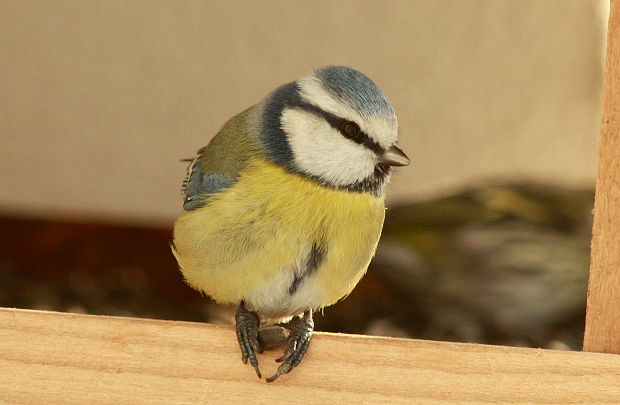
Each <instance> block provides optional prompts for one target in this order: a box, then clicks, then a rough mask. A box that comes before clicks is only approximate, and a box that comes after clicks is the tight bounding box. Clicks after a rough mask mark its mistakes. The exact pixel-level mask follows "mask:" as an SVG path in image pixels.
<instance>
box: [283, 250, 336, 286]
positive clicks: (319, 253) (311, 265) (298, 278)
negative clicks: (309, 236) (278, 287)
mask: <svg viewBox="0 0 620 405" xmlns="http://www.w3.org/2000/svg"><path fill="white" fill-rule="evenodd" d="M326 253H327V247H326V246H324V245H323V244H321V243H317V242H314V243H313V244H312V249H310V254H309V255H308V259H306V268H305V270H304V271H303V272H302V273H301V274H295V278H293V282H292V283H291V286H290V287H289V288H288V293H289V294H291V295H293V294H295V292H296V291H297V289H298V288H299V285H300V284H301V282H302V281H303V279H304V277H306V276H309V275H311V274H312V273H314V271H315V270H316V269H318V268H319V266H320V265H321V263H323V259H324V258H325V254H326Z"/></svg>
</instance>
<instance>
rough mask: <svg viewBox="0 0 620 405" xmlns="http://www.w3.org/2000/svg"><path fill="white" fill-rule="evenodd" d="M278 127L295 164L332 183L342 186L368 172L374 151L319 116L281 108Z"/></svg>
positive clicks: (371, 169) (373, 163)
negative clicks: (354, 140) (345, 135)
mask: <svg viewBox="0 0 620 405" xmlns="http://www.w3.org/2000/svg"><path fill="white" fill-rule="evenodd" d="M281 123H282V129H283V130H284V132H286V134H287V136H288V142H289V145H290V147H291V150H292V151H293V156H294V160H295V166H296V167H298V168H299V169H301V170H302V171H304V172H306V173H308V174H310V175H313V176H315V177H319V178H322V179H323V180H325V181H326V182H328V183H330V184H333V185H335V186H346V185H350V184H353V183H355V182H357V181H361V180H363V179H365V178H366V177H368V176H370V175H371V174H372V173H373V172H374V169H375V164H376V163H377V157H376V155H375V153H374V152H372V151H371V150H369V149H367V148H366V147H364V146H363V145H359V144H357V143H355V142H353V141H351V140H349V139H346V138H345V137H343V136H342V134H340V132H339V131H337V130H336V129H334V128H333V127H332V126H331V125H330V124H329V123H328V122H326V121H325V120H324V119H323V118H321V117H318V116H316V115H315V114H312V113H310V112H308V111H304V110H301V109H290V108H289V109H285V110H284V111H282V117H281Z"/></svg>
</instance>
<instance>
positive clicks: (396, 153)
mask: <svg viewBox="0 0 620 405" xmlns="http://www.w3.org/2000/svg"><path fill="white" fill-rule="evenodd" d="M379 162H380V163H383V164H386V165H388V166H409V163H410V161H409V158H408V157H407V155H405V152H403V151H402V150H400V149H399V148H398V147H397V146H396V145H394V146H392V147H391V148H390V149H388V150H386V151H385V152H383V154H382V155H379Z"/></svg>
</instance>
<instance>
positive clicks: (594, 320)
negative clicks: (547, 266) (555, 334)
mask: <svg viewBox="0 0 620 405" xmlns="http://www.w3.org/2000/svg"><path fill="white" fill-rule="evenodd" d="M587 308H588V309H587V315H586V331H585V336H584V345H583V348H584V350H587V351H594V352H604V353H620V1H617V0H613V1H612V2H611V9H610V14H609V31H608V35H607V59H606V62H605V82H604V90H603V119H602V122H601V137H600V141H599V166H598V175H597V180H596V197H595V203H594V226H593V228H592V253H591V260H590V280H589V286H588V307H587Z"/></svg>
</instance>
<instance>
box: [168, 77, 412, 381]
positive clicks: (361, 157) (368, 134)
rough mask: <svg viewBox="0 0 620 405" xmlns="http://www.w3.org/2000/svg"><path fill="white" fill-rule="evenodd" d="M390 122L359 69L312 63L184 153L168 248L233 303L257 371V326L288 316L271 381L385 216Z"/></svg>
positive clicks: (369, 246)
mask: <svg viewBox="0 0 620 405" xmlns="http://www.w3.org/2000/svg"><path fill="white" fill-rule="evenodd" d="M397 139H398V121H397V118H396V113H395V112H394V109H393V108H392V105H391V104H390V102H389V101H388V99H387V97H386V96H385V95H384V94H383V92H382V91H381V90H380V89H379V88H378V87H377V86H376V85H375V84H374V83H373V82H372V81H371V80H370V79H369V78H368V77H366V76H365V75H364V74H362V73H361V72H359V71H357V70H355V69H352V68H349V67H343V66H327V67H323V68H319V69H317V70H315V71H314V72H312V73H311V74H309V75H307V76H305V77H302V78H301V79H299V80H297V81H295V82H292V83H288V84H285V85H283V86H281V87H279V88H277V89H276V90H274V91H273V92H271V93H270V94H269V95H267V97H266V98H265V99H263V100H262V101H261V102H259V103H258V104H256V105H254V106H252V107H250V108H248V109H247V110H245V111H243V112H241V113H240V114H238V115H236V116H234V117H233V118H231V119H230V120H229V121H228V122H226V123H225V124H224V126H223V127H222V128H221V130H220V131H219V132H218V133H217V134H216V135H215V137H214V138H213V139H212V140H211V141H210V142H209V144H208V145H207V146H206V147H204V148H202V149H200V150H199V151H198V156H197V157H196V158H195V159H193V160H191V162H190V164H189V168H188V175H187V177H186V179H185V181H184V183H183V187H182V189H183V192H184V194H185V201H184V204H183V209H184V211H183V212H182V214H181V215H180V217H179V218H178V220H177V221H176V223H175V225H174V239H173V253H174V255H175V257H176V259H177V261H178V264H179V267H180V269H181V272H182V273H183V276H184V277H185V280H186V282H187V283H188V284H189V285H190V286H191V287H193V288H195V289H197V290H199V291H202V292H204V293H206V294H207V295H209V296H210V297H212V298H213V299H214V300H215V301H216V302H218V303H220V304H236V305H238V309H237V311H236V313H235V321H236V332H237V339H238V342H239V346H240V348H241V353H242V361H243V362H244V363H245V364H247V362H248V360H249V361H250V364H251V365H252V366H253V367H254V369H255V371H256V374H257V375H258V377H259V378H261V373H260V370H259V367H258V360H257V358H256V353H261V352H262V350H263V347H262V345H261V342H260V339H259V333H258V330H259V326H261V324H272V323H275V322H286V321H288V320H290V323H289V326H290V329H291V332H290V335H289V337H288V340H287V341H286V349H285V351H284V355H283V356H282V357H280V358H279V359H277V361H279V362H282V364H281V365H280V366H279V367H278V370H277V372H276V373H275V374H274V375H273V376H272V377H271V378H268V379H267V381H268V382H272V381H274V380H276V379H277V378H278V377H279V376H281V375H282V374H286V373H288V372H289V371H290V370H291V369H293V368H295V367H296V366H297V365H298V364H299V362H300V361H301V360H302V358H303V356H304V354H305V353H306V350H307V348H308V344H309V343H310V339H311V336H312V331H313V328H314V321H313V319H312V314H313V312H315V311H317V310H319V309H321V308H323V307H326V306H328V305H332V304H334V303H336V302H337V301H338V300H340V299H341V298H343V297H345V296H346V295H348V294H349V293H350V292H351V291H352V290H353V288H354V287H355V285H356V284H357V283H358V281H359V280H360V278H361V277H362V276H363V275H364V273H365V272H366V269H367V267H368V264H369V262H370V260H371V258H372V256H373V254H374V252H375V248H376V246H377V243H378V241H379V236H380V234H381V229H382V226H383V220H384V215H385V206H384V199H385V186H386V184H387V182H388V181H389V178H390V174H391V167H392V166H406V165H408V164H409V158H408V157H407V156H406V155H405V153H404V152H403V151H402V150H401V149H399V148H398V147H397V146H396V143H397Z"/></svg>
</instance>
